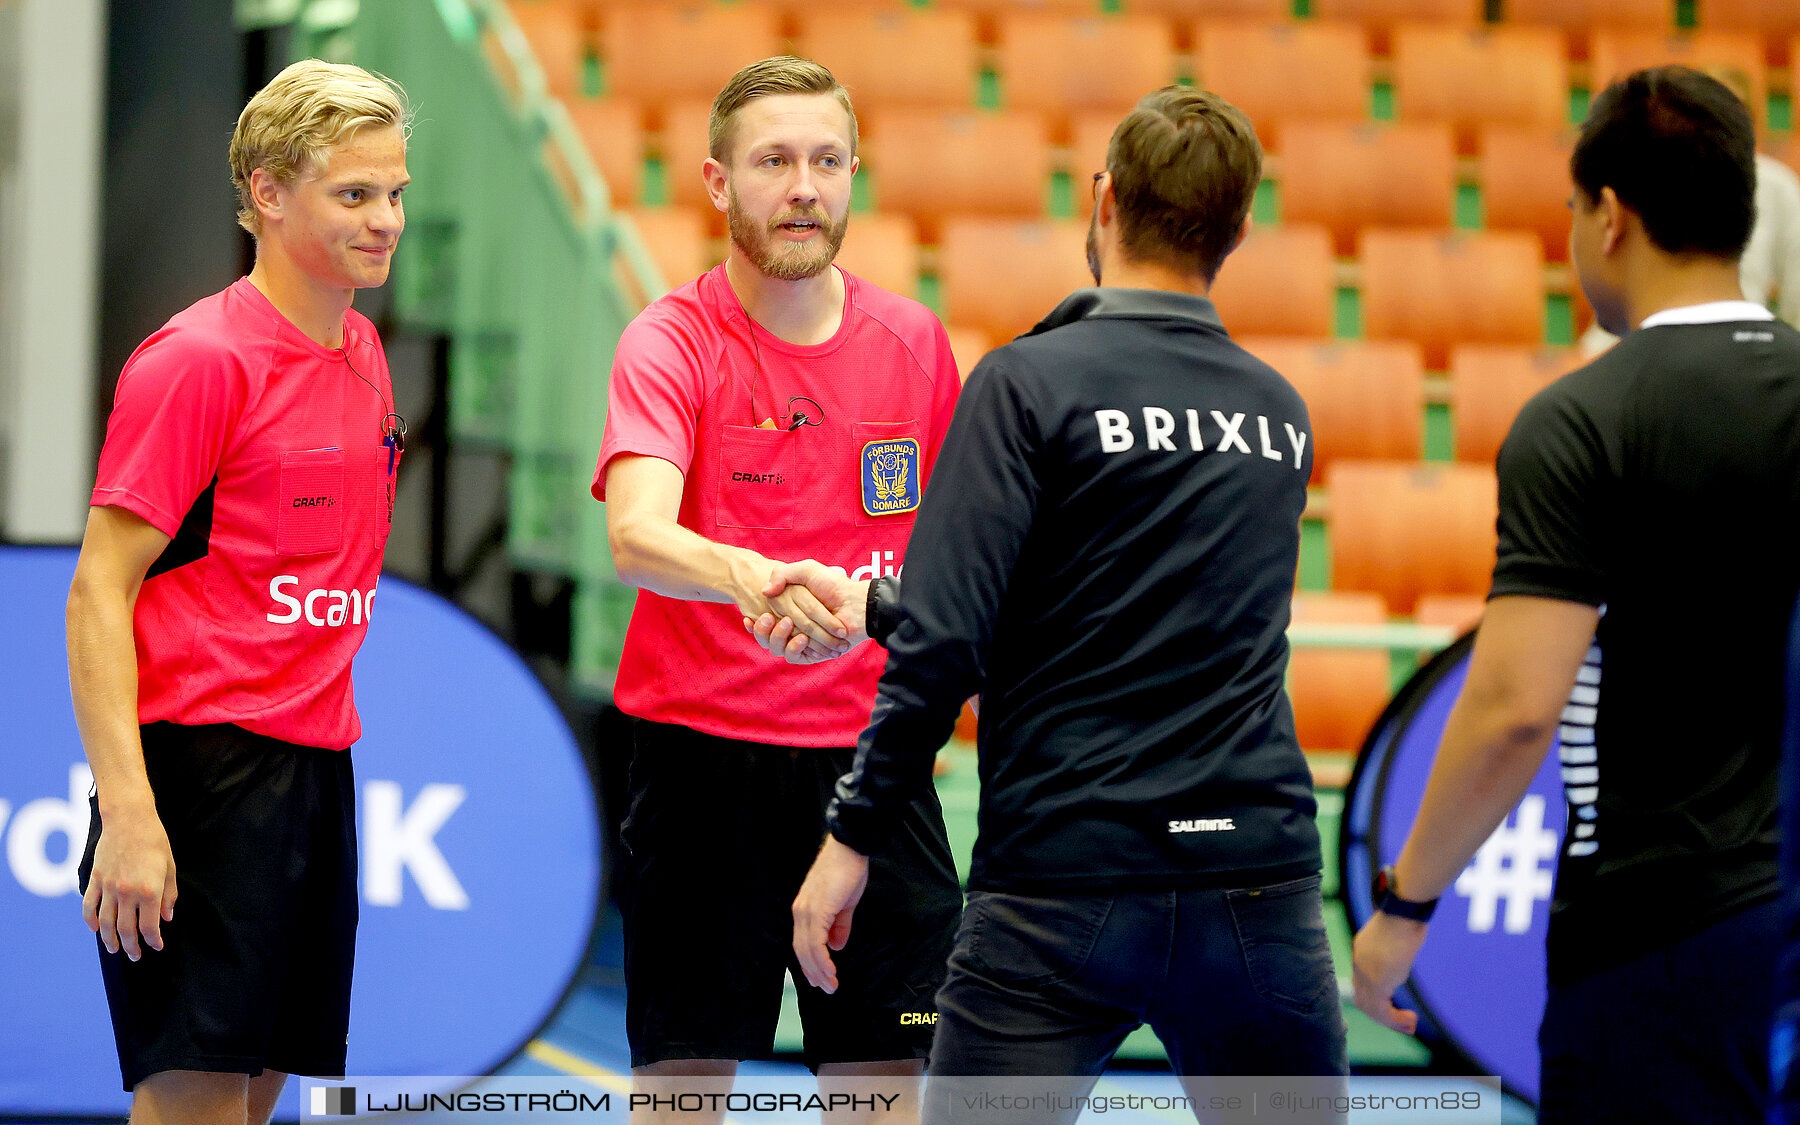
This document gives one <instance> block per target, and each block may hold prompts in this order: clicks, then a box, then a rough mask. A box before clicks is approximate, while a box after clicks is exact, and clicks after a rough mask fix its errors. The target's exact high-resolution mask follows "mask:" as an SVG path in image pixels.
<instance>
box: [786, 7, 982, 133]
mask: <svg viewBox="0 0 1800 1125" xmlns="http://www.w3.org/2000/svg"><path fill="white" fill-rule="evenodd" d="M798 50H799V53H800V54H801V55H802V56H804V57H806V58H809V59H817V60H818V61H820V62H821V63H824V64H825V66H827V67H829V68H830V70H831V73H832V74H833V75H834V76H836V78H837V80H838V81H839V82H842V83H843V84H844V85H845V86H846V87H847V88H848V89H849V91H850V97H851V98H852V99H853V100H855V101H857V102H859V103H864V104H866V105H868V106H870V107H873V106H877V105H884V106H885V105H937V106H944V107H947V108H959V107H967V106H969V105H971V104H973V101H974V93H975V82H976V75H977V73H978V69H979V66H978V61H977V54H976V28H975V17H974V16H973V15H972V14H971V13H969V12H958V11H945V10H943V9H938V8H933V9H919V8H903V7H892V8H883V9H877V10H874V11H870V10H867V9H865V8H862V7H861V6H856V5H846V6H844V7H843V8H837V9H833V8H825V7H819V8H815V9H809V10H807V11H806V13H805V15H804V17H803V22H802V26H801V31H800V41H799V47H798Z"/></svg>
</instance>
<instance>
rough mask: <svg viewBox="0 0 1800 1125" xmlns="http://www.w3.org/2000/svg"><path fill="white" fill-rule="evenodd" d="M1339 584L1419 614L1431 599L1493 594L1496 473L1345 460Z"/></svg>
mask: <svg viewBox="0 0 1800 1125" xmlns="http://www.w3.org/2000/svg"><path fill="white" fill-rule="evenodd" d="M1325 485H1326V488H1327V490H1328V491H1329V493H1330V496H1331V515H1330V535H1331V580H1332V584H1333V585H1334V586H1335V587H1337V588H1338V589H1340V590H1374V591H1376V592H1377V593H1379V594H1381V595H1382V596H1383V597H1384V598H1386V599H1387V604H1388V606H1389V607H1390V608H1391V609H1394V610H1396V611H1398V612H1401V613H1406V614H1411V613H1412V612H1413V609H1414V607H1415V606H1416V605H1417V604H1418V601H1419V598H1420V597H1421V596H1423V595H1425V594H1485V593H1487V590H1488V586H1489V580H1490V578H1491V576H1492V574H1493V569H1494V543H1495V533H1494V518H1495V515H1496V500H1495V491H1496V490H1495V484H1494V471H1493V470H1492V469H1489V468H1485V467H1483V466H1479V465H1464V464H1428V463H1425V462H1416V461H1415V462H1403V461H1338V462H1335V463H1334V464H1333V465H1332V466H1331V469H1330V471H1329V472H1327V473H1326V474H1325Z"/></svg>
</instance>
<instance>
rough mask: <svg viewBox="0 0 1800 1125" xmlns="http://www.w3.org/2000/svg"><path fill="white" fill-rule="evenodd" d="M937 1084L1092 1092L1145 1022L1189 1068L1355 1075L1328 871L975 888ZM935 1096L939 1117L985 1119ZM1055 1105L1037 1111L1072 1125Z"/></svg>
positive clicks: (944, 993) (1184, 1069) (937, 1049)
mask: <svg viewBox="0 0 1800 1125" xmlns="http://www.w3.org/2000/svg"><path fill="white" fill-rule="evenodd" d="M937 1008H938V1025H937V1036H936V1038H935V1039H934V1040H933V1042H932V1049H931V1068H930V1073H931V1075H932V1077H933V1079H934V1080H936V1079H938V1078H940V1077H948V1076H959V1075H969V1076H974V1075H1064V1076H1078V1077H1081V1078H1083V1079H1085V1081H1083V1082H1079V1083H1075V1084H1073V1086H1072V1087H1071V1088H1073V1087H1074V1086H1078V1087H1079V1092H1081V1093H1085V1092H1086V1090H1088V1089H1090V1088H1091V1087H1092V1085H1093V1081H1094V1080H1095V1079H1097V1078H1098V1077H1099V1075H1100V1073H1101V1072H1102V1071H1103V1070H1104V1069H1105V1068H1106V1063H1107V1061H1108V1060H1109V1059H1110V1058H1112V1054H1113V1052H1114V1051H1115V1050H1116V1049H1117V1048H1118V1046H1119V1043H1120V1042H1121V1041H1123V1040H1124V1038H1125V1037H1126V1036H1127V1035H1129V1034H1130V1033H1131V1032H1132V1031H1134V1030H1136V1029H1137V1028H1138V1027H1139V1026H1140V1025H1141V1024H1144V1023H1148V1024H1149V1025H1150V1026H1151V1028H1152V1029H1154V1030H1155V1032H1156V1034H1157V1037H1158V1038H1160V1039H1161V1040H1162V1042H1163V1046H1164V1047H1165V1048H1166V1049H1167V1051H1168V1054H1169V1062H1170V1065H1171V1066H1172V1067H1173V1068H1174V1070H1175V1073H1176V1074H1179V1075H1201V1076H1206V1075H1221V1076H1223V1075H1331V1076H1343V1075H1345V1074H1347V1073H1348V1064H1347V1059H1346V1055H1345V1046H1344V1019H1343V1012H1342V1010H1341V1008H1340V1006H1339V1001H1338V988H1337V977H1336V975H1335V973H1334V972H1333V970H1332V965H1331V950H1330V947H1329V945H1328V944H1327V942H1326V939H1325V925H1324V918H1323V913H1322V901H1321V898H1320V894H1319V877H1318V876H1317V875H1312V876H1308V877H1306V878H1304V879H1296V880H1293V881H1291V882H1286V883H1278V884H1274V885H1271V886H1263V887H1246V888H1240V889H1231V890H1226V889H1218V888H1212V889H1193V890H1182V891H1135V892H1127V893H1124V894H1116V895H1091V894H1084V895H1063V896H1058V897H1055V898H1036V897H1026V896H1022V895H1009V894H995V893H987V892H976V893H974V894H971V895H970V896H969V902H968V906H967V907H966V908H965V910H964V913H963V918H962V924H961V926H960V928H959V929H958V930H957V934H956V948H955V949H954V950H953V951H952V952H951V954H950V975H949V978H948V979H947V980H946V981H945V983H944V987H943V989H942V990H940V991H939V992H938V998H937ZM954 1085H955V1084H954V1083H942V1084H940V1089H939V1090H937V1091H936V1092H935V1094H936V1095H937V1096H934V1092H933V1091H930V1090H928V1091H927V1096H926V1107H925V1120H926V1121H927V1122H928V1123H932V1125H942V1123H947V1122H963V1121H977V1120H981V1119H982V1118H981V1116H980V1114H979V1113H974V1112H972V1111H970V1110H969V1107H968V1106H967V1105H966V1104H963V1105H961V1106H960V1108H958V1109H956V1110H954V1111H953V1109H952V1106H951V1099H950V1098H948V1097H946V1096H942V1095H944V1093H945V1091H946V1090H947V1089H948V1088H949V1087H951V1086H954ZM1076 1115H1077V1114H1076V1113H1075V1112H1070V1113H1068V1114H1067V1115H1066V1116H1065V1115H1061V1114H1059V1113H1057V1112H1054V1111H1048V1112H1044V1113H1042V1114H1040V1115H1039V1116H1038V1120H1039V1121H1042V1122H1050V1121H1065V1120H1066V1121H1073V1120H1075V1117H1076Z"/></svg>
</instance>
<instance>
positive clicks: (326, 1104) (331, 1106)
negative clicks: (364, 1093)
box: [312, 1086, 356, 1117]
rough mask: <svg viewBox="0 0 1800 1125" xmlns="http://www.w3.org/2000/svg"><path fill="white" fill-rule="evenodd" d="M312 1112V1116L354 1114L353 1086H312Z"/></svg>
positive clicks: (354, 1089)
mask: <svg viewBox="0 0 1800 1125" xmlns="http://www.w3.org/2000/svg"><path fill="white" fill-rule="evenodd" d="M312 1112H313V1116H314V1117H352V1116H355V1114H356V1087H355V1086H314V1087H313V1088H312Z"/></svg>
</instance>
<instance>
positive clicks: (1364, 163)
mask: <svg viewBox="0 0 1800 1125" xmlns="http://www.w3.org/2000/svg"><path fill="white" fill-rule="evenodd" d="M1280 176H1281V180H1280V183H1281V212H1282V218H1283V219H1284V220H1286V221H1288V222H1306V223H1323V224H1325V225H1326V226H1327V227H1329V228H1330V229H1331V233H1332V237H1333V238H1334V239H1335V241H1336V244H1337V252H1338V253H1339V254H1348V253H1349V252H1350V250H1351V248H1352V247H1353V246H1354V245H1355V243H1356V232H1357V231H1358V230H1359V229H1361V228H1363V227H1366V226H1420V227H1442V228H1444V229H1446V230H1447V229H1449V227H1450V220H1451V215H1452V213H1453V208H1454V206H1455V201H1456V147H1455V145H1454V144H1453V143H1452V140H1451V135H1450V126H1448V125H1445V124H1443V123H1441V122H1438V123H1423V124H1402V125H1374V124H1364V125H1347V124H1330V123H1318V122H1310V121H1308V122H1300V121H1296V122H1293V123H1291V124H1289V125H1288V126H1287V128H1286V129H1284V130H1283V131H1282V142H1281V163H1280Z"/></svg>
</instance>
